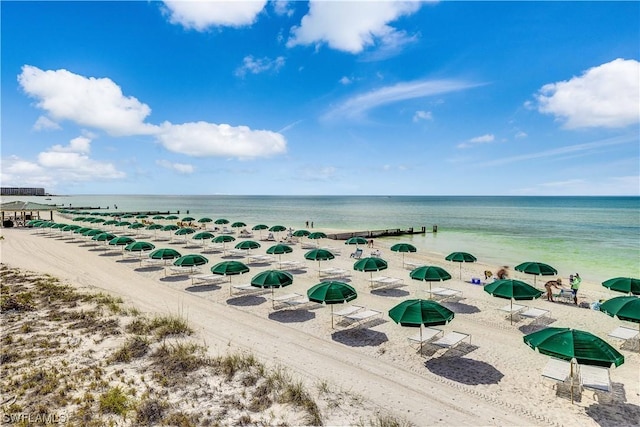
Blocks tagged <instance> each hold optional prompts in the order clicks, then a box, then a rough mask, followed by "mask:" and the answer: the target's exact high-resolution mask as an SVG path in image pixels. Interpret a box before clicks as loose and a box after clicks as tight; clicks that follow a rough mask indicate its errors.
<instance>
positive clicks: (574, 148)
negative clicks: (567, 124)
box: [482, 135, 638, 167]
mask: <svg viewBox="0 0 640 427" xmlns="http://www.w3.org/2000/svg"><path fill="white" fill-rule="evenodd" d="M637 142H638V138H637V136H636V135H631V136H629V135H623V136H618V137H614V138H608V139H603V140H599V141H594V142H587V143H584V144H575V145H568V146H566V147H559V148H554V149H551V150H545V151H540V152H537V153H527V154H521V155H518V156H511V157H503V158H500V159H495V160H489V161H486V162H483V163H482V166H485V167H492V166H498V165H504V164H510V163H517V162H522V161H529V160H534V159H544V158H548V157H552V158H556V159H558V158H561V156H574V155H576V154H580V153H584V152H590V151H594V150H598V149H600V148H604V147H610V146H614V145H620V144H629V143H636V144H637Z"/></svg>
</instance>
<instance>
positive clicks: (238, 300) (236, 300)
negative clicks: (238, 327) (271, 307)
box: [227, 295, 267, 307]
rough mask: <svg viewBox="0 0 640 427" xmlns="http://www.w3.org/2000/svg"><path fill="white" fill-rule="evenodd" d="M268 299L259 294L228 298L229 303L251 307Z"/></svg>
mask: <svg viewBox="0 0 640 427" xmlns="http://www.w3.org/2000/svg"><path fill="white" fill-rule="evenodd" d="M266 301H267V299H266V298H265V297H261V296H259V295H240V296H237V297H232V298H229V299H228V300H227V304H229V305H233V306H236V307H250V306H255V305H260V304H262V303H264V302H266Z"/></svg>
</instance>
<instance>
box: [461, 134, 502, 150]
mask: <svg viewBox="0 0 640 427" xmlns="http://www.w3.org/2000/svg"><path fill="white" fill-rule="evenodd" d="M495 139H496V137H495V135H493V134H490V133H487V134H485V135H481V136H476V137H475V138H471V139H469V140H467V141H466V142H462V143H460V144H458V148H469V147H473V146H474V145H478V144H489V143H491V142H493V141H495Z"/></svg>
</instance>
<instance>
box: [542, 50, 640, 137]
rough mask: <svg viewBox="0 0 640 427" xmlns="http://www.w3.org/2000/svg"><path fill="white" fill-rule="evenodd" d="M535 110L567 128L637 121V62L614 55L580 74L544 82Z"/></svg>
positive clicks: (639, 90)
mask: <svg viewBox="0 0 640 427" xmlns="http://www.w3.org/2000/svg"><path fill="white" fill-rule="evenodd" d="M536 100H537V101H538V105H537V108H538V111H539V112H541V113H544V114H551V115H554V116H555V117H556V119H558V120H560V121H562V122H564V126H565V127H566V128H568V129H576V128H586V127H608V128H618V127H624V126H628V125H631V124H636V123H638V122H640V62H638V61H636V60H624V59H616V60H614V61H611V62H608V63H606V64H602V65H600V66H597V67H593V68H590V69H588V70H587V71H585V72H584V73H583V74H582V75H581V76H579V77H573V78H572V79H570V80H566V81H561V82H557V83H550V84H547V85H544V86H543V87H542V88H541V89H540V90H539V92H538V94H537V95H536Z"/></svg>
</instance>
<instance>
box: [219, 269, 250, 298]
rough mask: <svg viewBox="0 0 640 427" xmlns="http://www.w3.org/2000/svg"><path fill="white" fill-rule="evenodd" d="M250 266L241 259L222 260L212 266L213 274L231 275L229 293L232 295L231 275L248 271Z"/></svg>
mask: <svg viewBox="0 0 640 427" xmlns="http://www.w3.org/2000/svg"><path fill="white" fill-rule="evenodd" d="M249 271H250V268H249V267H247V266H246V265H245V264H243V263H241V262H239V261H222V262H219V263H217V264H216V265H214V266H213V267H211V272H212V273H213V274H218V275H220V276H229V295H231V276H237V275H240V274H244V273H248V272H249Z"/></svg>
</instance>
